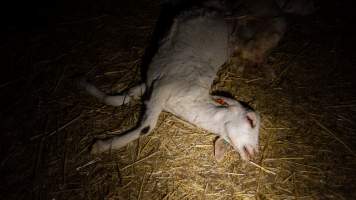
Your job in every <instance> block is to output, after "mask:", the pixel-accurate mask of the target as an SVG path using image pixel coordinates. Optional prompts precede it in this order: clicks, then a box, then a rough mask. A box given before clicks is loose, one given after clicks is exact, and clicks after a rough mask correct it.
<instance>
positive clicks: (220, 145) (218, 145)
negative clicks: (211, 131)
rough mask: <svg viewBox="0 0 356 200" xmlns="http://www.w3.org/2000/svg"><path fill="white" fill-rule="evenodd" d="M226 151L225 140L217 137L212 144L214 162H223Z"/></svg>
mask: <svg viewBox="0 0 356 200" xmlns="http://www.w3.org/2000/svg"><path fill="white" fill-rule="evenodd" d="M226 149H227V145H226V142H225V140H224V139H223V138H221V137H218V138H217V139H216V140H215V143H214V157H215V159H216V161H218V162H221V161H222V160H223V158H224V154H225V152H226Z"/></svg>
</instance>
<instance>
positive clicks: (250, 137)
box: [84, 10, 260, 159]
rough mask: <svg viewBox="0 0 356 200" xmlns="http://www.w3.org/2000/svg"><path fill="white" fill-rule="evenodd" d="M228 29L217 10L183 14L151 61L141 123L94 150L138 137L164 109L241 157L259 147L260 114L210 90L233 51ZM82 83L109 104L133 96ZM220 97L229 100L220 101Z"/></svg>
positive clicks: (124, 101) (93, 148)
mask: <svg viewBox="0 0 356 200" xmlns="http://www.w3.org/2000/svg"><path fill="white" fill-rule="evenodd" d="M229 29H230V27H229V25H228V24H227V23H226V22H225V20H224V18H223V16H219V15H218V14H216V13H213V12H210V13H205V14H202V12H201V10H192V11H190V12H186V13H184V14H182V15H179V16H178V17H177V18H176V19H175V21H174V24H173V26H172V28H171V30H170V32H169V34H168V36H167V37H166V38H165V39H164V40H163V41H162V42H161V45H160V48H159V50H158V52H157V54H156V55H155V56H154V57H153V61H152V63H151V64H150V66H149V70H148V74H147V77H148V80H147V82H146V85H147V88H151V87H152V93H151V95H150V98H149V99H148V100H146V101H145V102H144V103H145V106H146V111H145V114H144V116H143V118H142V120H141V122H140V124H139V125H138V126H137V128H135V129H133V130H132V131H129V132H127V133H125V134H123V135H119V136H116V137H113V138H110V139H106V140H99V141H97V142H96V143H95V144H94V145H93V147H92V153H100V152H104V151H107V150H109V149H118V148H121V147H123V146H125V145H126V144H128V143H129V142H131V141H133V140H135V139H137V138H138V137H139V136H140V134H142V132H145V131H143V130H145V129H146V130H148V131H147V134H148V133H149V132H151V131H152V129H153V128H154V127H155V126H156V123H157V119H158V116H159V114H160V113H161V112H162V111H163V110H165V111H167V112H170V113H172V114H174V115H176V116H178V117H180V118H182V119H184V120H186V121H188V122H190V123H192V124H195V125H197V126H198V127H201V128H203V129H206V130H208V131H210V132H212V133H214V134H216V135H218V136H221V137H222V138H224V139H225V140H226V141H228V142H229V143H230V144H231V145H233V147H234V148H235V149H236V150H237V151H238V152H239V154H240V155H241V157H242V158H243V159H249V158H250V156H252V155H253V154H254V153H255V152H257V151H258V134H259V126H260V118H259V116H258V114H257V113H255V112H253V111H250V110H247V109H246V108H244V107H243V106H242V105H241V104H240V103H239V102H238V101H236V100H234V99H230V98H226V97H220V96H211V95H210V94H209V90H210V87H211V84H212V82H213V80H214V78H215V76H216V73H217V71H218V69H219V67H220V66H221V65H223V64H224V62H225V61H226V60H227V59H228V58H229V56H230V55H229V52H228V35H229ZM84 85H85V87H86V89H87V91H88V92H89V93H90V94H92V95H94V96H96V97H98V98H99V99H101V100H102V101H103V102H104V103H108V104H110V105H121V104H124V103H127V102H128V101H129V100H130V98H131V97H130V96H129V97H130V98H127V99H126V100H124V99H123V96H124V95H121V96H116V98H117V99H116V100H115V101H111V100H110V101H109V99H110V98H109V97H108V96H106V95H104V94H102V93H101V92H99V90H97V89H96V88H95V87H94V86H91V85H90V84H88V83H84ZM139 88H145V87H142V86H141V87H139ZM130 91H131V90H130ZM140 91H141V90H140ZM135 94H137V93H135V92H134V94H133V95H131V96H135ZM112 98H114V97H112ZM217 98H218V99H222V100H224V102H225V103H226V105H220V104H218V103H216V101H215V99H217ZM249 119H250V120H249ZM251 120H252V122H251ZM252 124H253V125H252ZM147 127H148V128H147Z"/></svg>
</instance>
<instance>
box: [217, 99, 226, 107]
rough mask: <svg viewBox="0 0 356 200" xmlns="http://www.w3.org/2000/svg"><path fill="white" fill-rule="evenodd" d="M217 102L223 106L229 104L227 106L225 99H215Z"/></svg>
mask: <svg viewBox="0 0 356 200" xmlns="http://www.w3.org/2000/svg"><path fill="white" fill-rule="evenodd" d="M215 102H216V103H218V104H220V105H222V106H227V105H229V104H227V103H226V102H225V101H224V99H215Z"/></svg>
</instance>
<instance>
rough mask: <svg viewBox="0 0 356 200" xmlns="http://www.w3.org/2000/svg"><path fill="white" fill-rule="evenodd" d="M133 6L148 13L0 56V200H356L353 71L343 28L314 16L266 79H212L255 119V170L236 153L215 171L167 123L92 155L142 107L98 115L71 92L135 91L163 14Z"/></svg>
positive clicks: (294, 29)
mask: <svg viewBox="0 0 356 200" xmlns="http://www.w3.org/2000/svg"><path fill="white" fill-rule="evenodd" d="M140 3H141V4H142V5H145V6H149V7H148V8H145V9H144V8H143V6H137V7H134V6H132V7H128V8H127V9H129V10H130V12H129V14H126V15H125V16H111V15H101V16H99V17H94V18H88V19H85V20H73V21H69V22H66V23H59V24H57V25H56V27H54V28H53V29H52V30H41V31H38V32H33V33H23V34H22V35H21V34H19V35H12V36H9V40H7V42H4V43H3V44H4V45H2V47H1V48H2V50H1V52H3V54H2V56H4V58H5V57H6V60H7V61H8V62H9V65H10V64H11V67H17V68H18V70H14V71H8V72H6V73H7V77H8V78H7V79H6V78H4V79H3V80H4V81H3V83H2V84H1V86H0V87H1V88H0V89H1V90H3V91H4V93H3V94H6V93H8V94H9V95H8V96H7V97H6V98H2V101H4V102H3V103H2V104H1V105H2V107H3V108H2V110H3V113H4V114H2V118H3V120H2V124H3V128H2V132H3V134H2V135H3V136H2V137H3V138H2V141H1V145H2V147H1V164H0V170H1V174H2V184H1V187H0V198H1V199H67V200H70V199H110V200H111V199H162V200H163V199H214V200H218V199H219V200H220V199H354V198H356V192H355V191H356V188H355V185H356V175H355V173H354V171H355V169H356V159H355V156H356V153H355V151H356V149H355V145H356V138H355V137H356V135H355V129H356V124H355V120H354V115H355V106H356V96H355V94H354V92H353V91H354V88H355V80H354V78H353V74H354V72H353V68H352V67H353V65H354V64H355V60H354V59H352V58H351V56H350V55H349V54H348V53H345V52H347V51H348V50H349V49H348V47H347V46H346V45H341V44H343V40H346V39H344V38H343V36H342V35H340V34H332V33H339V32H338V31H339V28H340V26H337V25H336V24H332V23H329V22H328V23H326V22H325V21H323V18H321V17H318V15H316V16H312V17H310V18H308V19H307V20H294V21H293V23H291V25H290V27H289V31H288V32H287V34H286V36H285V37H284V39H283V40H282V41H281V43H280V45H279V46H278V47H277V48H276V49H275V50H274V51H273V52H272V54H271V55H270V57H269V61H268V62H269V65H270V67H271V68H273V70H275V72H276V77H275V78H274V80H272V81H271V80H270V79H269V78H268V76H266V72H264V71H261V70H258V69H257V70H254V69H246V71H245V72H244V73H243V74H241V73H240V72H238V71H237V70H236V69H235V68H234V67H233V63H232V64H231V65H226V66H224V67H223V68H222V69H221V70H220V72H219V74H218V75H217V79H216V81H215V83H214V86H213V87H212V89H213V90H226V91H229V92H231V93H232V94H233V95H234V96H235V97H236V98H237V99H239V100H243V101H246V102H249V103H250V105H251V106H252V107H254V108H255V109H256V110H257V111H258V112H260V113H261V117H262V128H261V134H260V154H259V156H258V157H257V158H256V159H255V160H254V161H253V162H242V161H241V160H240V158H239V156H238V154H237V153H236V152H234V151H233V149H232V148H229V150H228V152H227V153H226V155H225V158H224V160H223V162H221V163H218V162H216V161H215V160H214V157H213V141H214V138H215V136H214V135H212V134H210V133H208V132H206V131H204V130H201V129H199V128H197V127H195V126H193V125H191V124H188V123H186V122H185V121H182V120H180V119H178V118H177V117H175V116H173V115H171V114H169V113H162V114H161V116H160V120H159V123H158V125H157V127H156V128H155V130H154V132H153V133H152V134H151V135H150V136H145V137H141V138H140V139H139V140H137V141H135V142H132V143H130V144H129V145H128V146H126V147H124V148H122V149H120V150H118V151H112V152H108V153H105V154H103V155H100V156H92V155H89V151H88V148H89V146H90V145H91V143H92V140H93V138H94V137H102V136H107V135H108V134H119V133H122V132H124V131H125V130H127V129H129V128H131V127H133V126H134V125H135V123H136V122H137V119H138V116H139V113H140V108H141V105H140V102H133V103H131V104H130V105H127V106H121V107H117V108H113V107H109V106H105V105H102V104H101V103H99V102H97V101H96V100H95V99H93V98H92V97H90V96H88V95H87V94H85V93H84V92H83V91H81V90H80V89H79V88H77V87H76V84H75V77H76V75H77V74H83V73H86V76H87V77H89V78H90V79H91V80H92V81H93V82H94V83H95V84H96V85H98V86H99V87H100V88H101V89H102V90H105V91H106V92H109V93H110V92H115V91H121V90H124V89H126V88H127V87H129V86H131V85H134V84H135V83H138V82H139V80H140V73H139V72H140V70H139V67H140V63H141V58H142V56H143V54H144V51H145V48H146V47H147V45H148V43H149V41H150V37H151V34H152V31H153V28H154V24H155V21H156V19H157V16H158V13H159V11H158V5H157V3H149V4H148V3H147V2H144V1H142V2H140ZM330 24H332V25H330ZM320 30H322V31H323V32H330V33H331V34H324V35H323V36H320V35H319V31H320ZM335 35H336V36H335ZM19 38H20V39H19ZM16 41H17V42H16ZM21 42H23V43H21ZM346 43H347V42H346ZM25 44H26V45H25ZM23 46H25V48H24V47H23ZM8 47H11V49H12V50H13V52H16V55H15V53H14V55H8V54H11V53H10V52H9V51H5V49H6V48H8ZM10 56H12V57H11V58H14V59H15V60H16V62H12V61H11V60H10ZM23 66H27V67H23ZM5 80H6V81H5ZM14 91H17V92H16V93H14ZM5 114H6V115H5ZM10 116H11V117H10Z"/></svg>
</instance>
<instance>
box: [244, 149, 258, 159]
mask: <svg viewBox="0 0 356 200" xmlns="http://www.w3.org/2000/svg"><path fill="white" fill-rule="evenodd" d="M243 149H244V152H245V154H246V155H247V158H248V159H249V160H251V159H252V158H253V157H254V156H255V149H254V148H253V147H252V146H251V145H244V147H243Z"/></svg>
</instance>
